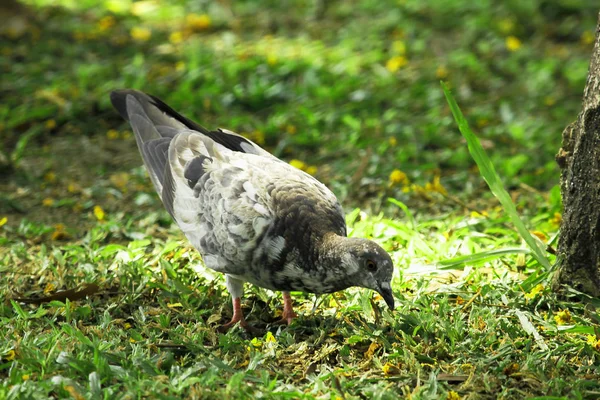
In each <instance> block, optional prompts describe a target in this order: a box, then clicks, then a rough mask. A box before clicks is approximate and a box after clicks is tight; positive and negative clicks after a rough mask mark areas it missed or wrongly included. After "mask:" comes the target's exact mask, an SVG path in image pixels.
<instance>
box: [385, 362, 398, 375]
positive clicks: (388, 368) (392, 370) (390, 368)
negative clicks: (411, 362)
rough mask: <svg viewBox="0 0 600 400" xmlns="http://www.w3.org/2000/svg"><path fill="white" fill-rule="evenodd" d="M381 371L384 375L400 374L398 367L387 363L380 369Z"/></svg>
mask: <svg viewBox="0 0 600 400" xmlns="http://www.w3.org/2000/svg"><path fill="white" fill-rule="evenodd" d="M381 370H382V371H383V373H384V374H386V375H398V374H399V373H400V370H399V369H398V367H397V366H396V365H394V364H392V363H389V362H386V363H385V365H384V366H383V367H381Z"/></svg>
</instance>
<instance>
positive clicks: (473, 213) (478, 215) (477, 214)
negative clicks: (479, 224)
mask: <svg viewBox="0 0 600 400" xmlns="http://www.w3.org/2000/svg"><path fill="white" fill-rule="evenodd" d="M488 215H489V214H488V212H487V211H482V212H481V213H480V212H478V211H471V218H484V217H487V216H488Z"/></svg>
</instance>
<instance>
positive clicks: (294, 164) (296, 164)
mask: <svg viewBox="0 0 600 400" xmlns="http://www.w3.org/2000/svg"><path fill="white" fill-rule="evenodd" d="M290 165H291V166H292V167H294V168H298V169H302V170H303V169H304V168H306V164H305V163H304V161H300V160H296V159H293V160H292V161H290Z"/></svg>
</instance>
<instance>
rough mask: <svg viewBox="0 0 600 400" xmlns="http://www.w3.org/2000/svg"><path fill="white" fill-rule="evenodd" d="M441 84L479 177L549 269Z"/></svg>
mask: <svg viewBox="0 0 600 400" xmlns="http://www.w3.org/2000/svg"><path fill="white" fill-rule="evenodd" d="M441 84H442V89H443V90H444V95H445V96H446V101H448V105H449V106H450V110H451V111H452V115H453V116H454V120H455V121H456V124H457V125H458V129H459V130H460V133H461V134H462V135H463V136H464V138H465V139H466V140H467V145H468V147H469V153H471V157H473V159H474V160H475V162H476V163H477V166H478V167H479V171H480V172H481V176H482V177H483V179H484V180H485V181H486V183H487V184H488V186H489V187H490V190H491V191H492V193H493V194H494V196H496V198H497V199H498V200H499V201H500V204H502V207H504V211H505V212H506V213H507V214H508V216H509V217H510V219H511V221H512V223H513V225H514V226H515V228H516V229H517V232H519V235H521V237H522V238H523V240H525V242H526V243H527V245H528V246H529V247H530V248H531V250H532V252H533V257H534V258H535V259H536V260H537V262H539V263H540V264H541V265H542V266H543V267H544V268H545V269H546V270H548V269H550V261H548V258H547V257H546V255H545V253H544V250H543V249H542V248H541V247H540V246H539V245H538V243H537V242H536V241H535V239H534V238H533V236H532V235H531V234H530V233H529V230H527V228H526V227H525V224H524V223H523V221H522V220H521V218H520V217H519V214H518V213H517V208H516V207H515V204H514V203H513V201H512V199H511V198H510V195H509V194H508V192H507V191H506V189H504V185H503V184H502V181H501V180H500V176H498V173H497V172H496V169H495V168H494V165H493V164H492V161H491V160H490V158H489V157H488V155H487V153H486V152H485V150H484V149H483V147H482V146H481V143H480V142H479V139H478V138H477V136H475V134H474V133H473V131H472V130H471V128H470V127H469V123H468V122H467V120H466V119H465V117H464V115H463V113H462V111H461V110H460V108H459V107H458V104H456V100H454V97H453V96H452V94H451V93H450V90H449V89H448V87H447V86H446V84H445V83H444V82H441Z"/></svg>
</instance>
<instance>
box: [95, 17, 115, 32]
mask: <svg viewBox="0 0 600 400" xmlns="http://www.w3.org/2000/svg"><path fill="white" fill-rule="evenodd" d="M115 22H116V21H115V17H113V16H112V15H107V16H106V17H102V18H100V21H98V29H99V30H100V32H103V31H106V30H109V29H110V28H112V27H113V26H114V25H115Z"/></svg>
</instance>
